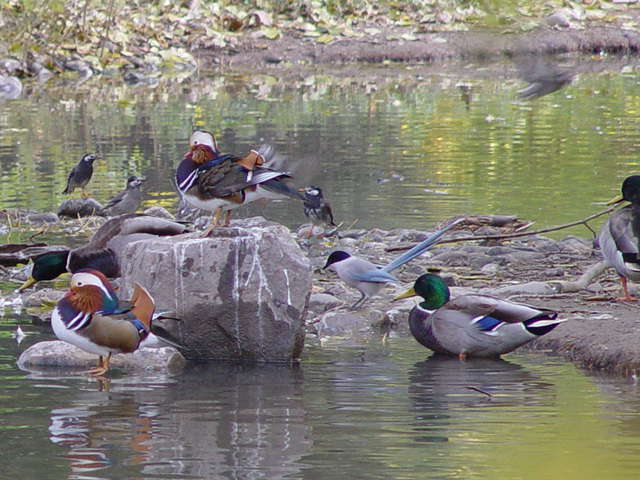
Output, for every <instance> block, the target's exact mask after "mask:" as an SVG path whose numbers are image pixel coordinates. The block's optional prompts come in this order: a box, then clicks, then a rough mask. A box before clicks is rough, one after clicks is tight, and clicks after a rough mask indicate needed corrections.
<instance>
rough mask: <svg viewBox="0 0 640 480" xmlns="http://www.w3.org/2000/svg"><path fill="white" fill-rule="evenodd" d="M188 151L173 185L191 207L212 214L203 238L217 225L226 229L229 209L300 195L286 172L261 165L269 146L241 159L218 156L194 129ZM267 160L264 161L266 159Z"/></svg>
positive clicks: (208, 137) (214, 144)
mask: <svg viewBox="0 0 640 480" xmlns="http://www.w3.org/2000/svg"><path fill="white" fill-rule="evenodd" d="M189 144H190V151H189V152H188V153H187V154H186V155H185V156H184V158H183V159H182V161H181V162H180V164H179V165H178V168H177V170H176V184H177V186H178V189H179V191H180V194H181V196H182V197H183V198H184V199H185V200H186V201H187V202H188V203H189V204H191V205H192V206H194V207H196V208H200V209H202V210H208V211H211V212H214V216H213V219H212V223H211V225H210V226H209V228H208V229H207V230H206V231H205V232H204V236H207V235H208V234H209V233H210V232H211V230H212V229H213V228H214V227H215V226H217V225H219V224H220V220H221V217H222V214H223V213H224V214H225V219H224V225H225V226H228V225H229V222H230V220H231V212H232V210H234V209H236V208H238V207H240V206H241V205H245V204H247V203H249V202H253V201H255V200H259V199H278V198H286V197H290V198H296V199H300V198H301V196H300V194H299V193H298V192H297V190H296V189H294V188H292V187H290V186H289V185H288V184H287V183H286V182H285V179H287V178H290V175H289V174H288V173H286V172H278V171H275V170H271V169H270V168H267V167H265V166H263V165H264V163H265V157H269V156H270V155H272V154H273V149H272V147H270V146H268V145H263V146H262V147H260V149H259V151H253V150H252V151H251V152H250V153H249V154H248V155H246V156H245V157H242V158H240V157H236V156H234V155H229V154H224V155H223V154H221V153H220V151H219V149H218V145H217V142H216V140H215V137H214V136H213V134H211V133H209V132H206V131H202V130H198V131H195V132H193V134H192V135H191V138H190V140H189ZM267 159H268V158H267Z"/></svg>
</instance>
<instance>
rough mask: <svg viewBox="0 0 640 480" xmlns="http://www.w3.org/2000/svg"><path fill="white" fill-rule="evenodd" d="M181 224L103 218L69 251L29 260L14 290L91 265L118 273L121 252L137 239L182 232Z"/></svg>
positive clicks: (150, 219) (110, 274) (124, 217)
mask: <svg viewBox="0 0 640 480" xmlns="http://www.w3.org/2000/svg"><path fill="white" fill-rule="evenodd" d="M187 231H188V230H187V228H186V227H185V226H184V225H182V224H181V223H177V222H173V221H171V220H167V219H165V218H159V217H152V216H150V215H142V214H135V213H134V214H127V215H120V216H118V217H114V218H111V219H109V220H107V221H106V222H105V223H104V224H103V225H102V226H101V227H100V228H99V229H98V230H96V232H95V233H94V234H93V236H92V237H91V239H90V240H89V243H87V244H86V245H84V246H82V247H79V248H76V249H73V250H59V251H55V252H49V253H45V254H43V255H40V256H38V257H36V258H35V259H34V260H33V269H32V270H31V276H30V277H29V278H28V279H27V281H26V282H24V283H23V284H22V286H21V287H20V288H19V289H18V290H19V291H22V290H24V289H26V288H28V287H30V286H31V285H33V284H35V283H36V282H39V281H41V280H53V279H54V278H57V277H58V276H60V275H62V274H63V273H65V272H71V273H75V272H77V271H79V270H81V269H86V268H91V269H94V270H98V271H100V272H101V273H102V274H104V275H105V276H107V277H110V278H116V277H119V276H120V264H121V255H122V254H123V253H124V250H125V247H126V246H127V245H128V244H129V243H131V242H135V241H137V240H144V239H146V238H153V237H156V236H173V235H180V234H181V233H186V232H187Z"/></svg>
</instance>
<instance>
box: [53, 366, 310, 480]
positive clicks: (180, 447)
mask: <svg viewBox="0 0 640 480" xmlns="http://www.w3.org/2000/svg"><path fill="white" fill-rule="evenodd" d="M301 381H302V378H301V372H300V370H298V369H295V368H290V367H280V366H260V367H257V366H253V367H246V366H245V367H243V366H232V365H224V364H223V365H217V366H216V367H215V368H211V366H208V365H196V366H194V367H193V368H192V369H191V370H190V371H189V372H187V373H186V374H184V375H182V376H181V377H179V378H177V379H174V380H173V381H172V382H171V383H167V384H165V385H163V388H161V389H160V390H158V389H157V387H158V386H159V385H158V384H156V385H145V383H146V382H145V380H143V379H141V378H136V377H127V378H126V379H124V380H118V381H116V380H114V381H113V382H112V385H111V392H110V393H109V394H105V393H104V392H82V391H80V392H78V394H77V395H76V397H75V398H74V400H73V404H74V405H73V406H70V407H63V408H56V409H53V410H52V411H51V424H50V427H49V432H50V439H51V441H52V442H53V443H55V444H57V445H59V446H62V447H64V448H65V449H66V450H67V452H66V453H65V454H64V457H65V458H66V459H68V460H69V465H70V468H71V471H72V475H71V476H70V478H87V479H88V478H91V479H97V478H117V477H119V476H121V475H125V474H126V475H136V476H137V475H142V476H163V475H167V476H171V478H176V477H177V478H182V477H188V478H194V477H195V478H219V477H225V478H256V479H259V478H269V479H271V478H284V477H286V476H288V475H291V474H294V473H296V472H297V471H298V470H299V468H300V466H299V459H300V458H301V457H302V456H303V455H304V454H305V453H306V452H307V450H308V449H309V447H310V445H311V443H310V438H311V435H310V430H309V427H308V426H307V425H306V423H305V409H304V405H303V402H302V398H301V395H300V383H301ZM149 387H152V388H149ZM120 478H124V477H120Z"/></svg>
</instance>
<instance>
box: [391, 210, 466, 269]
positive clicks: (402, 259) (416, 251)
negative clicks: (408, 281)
mask: <svg viewBox="0 0 640 480" xmlns="http://www.w3.org/2000/svg"><path fill="white" fill-rule="evenodd" d="M463 221H464V218H459V219H457V220H454V221H453V222H451V223H450V224H449V225H447V226H446V227H444V228H441V229H440V230H438V231H436V232H435V233H434V234H433V235H431V236H430V237H429V238H427V239H425V240H423V241H422V242H420V243H419V244H417V245H416V246H415V247H413V248H412V249H411V250H409V251H407V252H405V253H403V254H402V255H400V256H399V257H397V258H396V259H395V260H393V261H392V262H391V263H390V264H389V265H387V266H386V267H384V268H383V269H382V270H384V271H385V272H391V271H393V270H395V269H396V268H400V267H401V266H402V265H404V264H405V263H407V262H409V261H411V260H413V259H414V258H416V257H417V256H418V255H420V254H422V253H423V252H424V251H426V250H427V249H428V248H429V247H431V246H432V245H434V244H435V243H437V242H438V240H440V238H441V237H442V236H443V235H444V234H445V233H447V232H448V231H449V230H451V229H452V228H453V227H455V226H456V225H458V224H459V223H461V222H463Z"/></svg>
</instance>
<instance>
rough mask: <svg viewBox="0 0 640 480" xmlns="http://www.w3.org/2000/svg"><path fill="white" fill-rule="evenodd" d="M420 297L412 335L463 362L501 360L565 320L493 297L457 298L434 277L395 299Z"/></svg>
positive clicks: (424, 278)
mask: <svg viewBox="0 0 640 480" xmlns="http://www.w3.org/2000/svg"><path fill="white" fill-rule="evenodd" d="M416 295H418V296H420V297H422V299H423V302H421V303H419V304H418V305H416V306H415V307H413V309H412V310H411V312H410V313H409V328H410V330H411V334H412V335H413V336H414V338H415V339H416V340H417V341H418V342H420V343H421V344H422V345H424V346H425V347H427V348H428V349H430V350H433V351H434V352H436V353H443V354H448V355H457V356H458V357H460V359H461V360H464V359H466V358H467V357H499V356H500V355H502V354H505V353H509V352H511V351H513V350H515V349H516V348H518V347H519V346H521V345H524V344H525V343H527V342H529V341H531V340H533V339H534V338H537V337H540V336H542V335H545V334H547V333H549V332H550V331H551V330H553V329H554V328H556V327H557V326H558V324H560V323H562V322H564V321H566V319H564V320H559V319H558V318H557V316H558V313H557V312H554V311H553V310H549V309H546V308H538V307H533V306H531V305H525V304H522V303H514V302H509V301H507V300H502V299H500V298H496V297H490V296H488V295H461V296H459V297H456V298H455V299H453V300H452V299H450V292H449V287H448V286H447V284H446V283H445V282H444V280H442V278H440V277H439V276H438V275H433V274H429V273H428V274H424V275H421V276H420V277H418V279H417V280H416V281H415V284H414V286H413V288H411V289H409V290H408V291H406V292H405V293H403V294H401V295H399V296H397V297H396V298H395V299H394V300H399V299H402V298H409V297H413V296H416Z"/></svg>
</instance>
